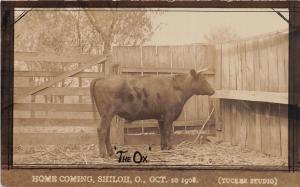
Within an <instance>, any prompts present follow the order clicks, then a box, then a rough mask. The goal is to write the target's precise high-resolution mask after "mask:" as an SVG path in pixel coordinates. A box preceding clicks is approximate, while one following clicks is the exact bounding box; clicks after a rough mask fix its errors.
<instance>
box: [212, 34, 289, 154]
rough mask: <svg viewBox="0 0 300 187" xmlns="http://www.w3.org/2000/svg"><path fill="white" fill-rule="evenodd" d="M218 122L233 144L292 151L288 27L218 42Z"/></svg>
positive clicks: (269, 149)
mask: <svg viewBox="0 0 300 187" xmlns="http://www.w3.org/2000/svg"><path fill="white" fill-rule="evenodd" d="M216 53H217V61H216V63H217V65H216V75H217V76H216V87H217V88H218V89H219V91H218V92H217V94H216V95H215V97H216V98H220V99H221V102H220V111H219V115H218V119H217V124H216V128H217V129H218V130H219V131H221V132H222V135H223V139H224V140H225V141H229V142H231V144H232V145H240V146H243V147H248V148H251V149H254V150H257V151H260V152H263V153H266V154H269V155H276V156H281V157H284V158H287V157H288V110H287V104H288V94H287V92H288V33H277V34H273V35H267V36H263V37H256V38H252V39H248V40H241V41H237V42H230V43H224V44H220V45H217V46H216Z"/></svg>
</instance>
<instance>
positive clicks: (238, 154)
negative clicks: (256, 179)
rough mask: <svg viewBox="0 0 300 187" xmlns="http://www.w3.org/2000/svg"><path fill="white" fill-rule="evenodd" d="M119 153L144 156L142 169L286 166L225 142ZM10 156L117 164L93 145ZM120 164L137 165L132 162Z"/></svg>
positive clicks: (20, 160) (23, 160)
mask: <svg viewBox="0 0 300 187" xmlns="http://www.w3.org/2000/svg"><path fill="white" fill-rule="evenodd" d="M149 147H150V148H149ZM120 150H122V151H128V154H127V155H131V156H133V154H134V152H135V151H139V152H140V153H141V154H142V155H145V156H147V163H141V164H144V165H228V166H235V165H248V166H249V165H250V166H287V159H283V158H279V157H274V156H269V155H265V154H263V153H260V152H256V151H253V150H249V149H245V148H241V147H239V146H232V145H230V143H227V142H221V143H218V142H205V143H203V144H199V143H191V142H182V143H180V144H178V145H174V146H173V149H172V150H168V151H161V150H160V147H159V146H158V145H136V146H134V145H124V146H118V147H116V151H120ZM13 156H14V157H13V158H14V164H88V165H93V164H114V165H116V164H120V163H118V159H117V158H108V159H103V158H100V157H98V147H97V145H94V144H85V145H72V144H69V145H38V146H36V145H35V146H15V147H14V155H13ZM121 164H123V165H124V164H125V165H126V164H131V165H132V164H136V165H140V164H137V163H133V162H130V163H121Z"/></svg>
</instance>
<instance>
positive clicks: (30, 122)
mask: <svg viewBox="0 0 300 187" xmlns="http://www.w3.org/2000/svg"><path fill="white" fill-rule="evenodd" d="M13 123H14V126H55V125H59V126H82V125H83V124H84V125H86V126H93V125H99V123H100V120H97V121H94V120H93V119H47V118H14V119H13Z"/></svg>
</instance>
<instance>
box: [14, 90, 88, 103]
mask: <svg viewBox="0 0 300 187" xmlns="http://www.w3.org/2000/svg"><path fill="white" fill-rule="evenodd" d="M31 89H32V87H23V88H22V87H19V88H15V89H14V93H15V94H16V95H22V93H24V92H25V93H26V92H27V91H28V90H31ZM34 95H64V96H80V95H86V96H89V95H90V89H89V88H87V87H85V88H78V87H49V88H47V89H44V90H42V91H40V92H37V93H35V94H34ZM15 102H18V100H17V101H15Z"/></svg>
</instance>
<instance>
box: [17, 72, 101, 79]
mask: <svg viewBox="0 0 300 187" xmlns="http://www.w3.org/2000/svg"><path fill="white" fill-rule="evenodd" d="M61 73H62V72H50V71H15V72H14V76H15V77H20V78H21V77H22V78H23V77H56V76H58V75H59V74H61ZM70 77H80V78H96V77H104V73H102V72H79V73H77V74H75V75H72V76H70Z"/></svg>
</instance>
